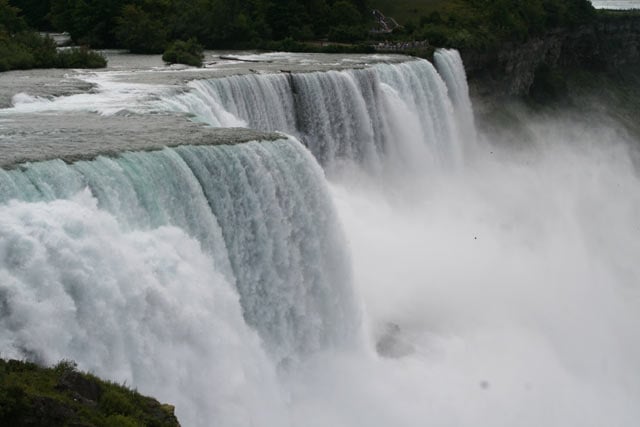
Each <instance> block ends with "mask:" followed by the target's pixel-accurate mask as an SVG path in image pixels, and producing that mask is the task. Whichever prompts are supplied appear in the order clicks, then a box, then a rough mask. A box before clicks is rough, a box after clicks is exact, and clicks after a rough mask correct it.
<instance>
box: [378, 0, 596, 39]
mask: <svg viewBox="0 0 640 427" xmlns="http://www.w3.org/2000/svg"><path fill="white" fill-rule="evenodd" d="M373 3H374V4H376V5H378V6H379V7H382V8H384V7H385V5H389V7H390V8H395V9H397V8H398V5H397V4H395V2H392V0H374V1H373ZM392 3H393V4H394V5H392ZM402 3H403V4H405V5H406V6H405V7H408V8H410V10H411V11H412V12H413V13H411V14H407V13H404V14H402V15H401V16H404V21H402V22H401V24H403V25H404V28H403V29H402V30H400V31H399V33H398V34H396V37H399V38H403V37H404V38H408V39H417V40H429V42H430V44H432V45H435V46H448V47H456V48H474V49H489V48H493V47H495V46H496V45H497V44H500V43H504V42H521V41H524V40H527V39H528V38H530V37H533V36H536V35H539V34H542V33H544V32H545V31H549V30H553V29H557V28H573V27H576V26H579V25H581V24H585V23H588V22H591V21H593V20H594V19H595V18H596V12H595V9H594V8H593V6H592V4H591V3H590V2H589V1H588V0H449V1H443V0H430V1H420V0H404V1H403V2H402ZM383 12H384V9H383Z"/></svg>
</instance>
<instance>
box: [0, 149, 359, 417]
mask: <svg viewBox="0 0 640 427" xmlns="http://www.w3.org/2000/svg"><path fill="white" fill-rule="evenodd" d="M0 190H1V191H0V194H1V196H2V199H3V202H2V204H0V260H2V264H1V265H0V307H2V310H1V311H0V348H1V349H2V355H3V357H28V358H31V359H35V360H38V361H42V362H46V363H53V362H57V361H58V360H60V359H62V358H72V359H73V360H76V361H77V362H78V363H79V365H80V367H81V368H82V369H88V370H91V371H93V372H96V373H97V374H102V375H106V376H108V377H109V378H113V379H116V380H119V381H123V380H124V381H127V382H128V383H130V384H135V385H136V387H139V388H140V389H141V390H142V391H143V392H144V391H146V392H149V393H152V392H153V393H154V394H155V395H157V396H158V397H160V398H161V399H166V400H167V401H171V402H175V403H177V404H178V407H179V411H178V415H179V416H181V419H184V420H186V421H187V422H188V424H189V425H200V424H201V425H208V421H207V420H211V419H216V420H218V421H219V422H220V423H221V424H224V425H239V426H240V425H247V424H249V420H248V419H247V417H248V416H250V414H253V413H260V414H263V413H264V414H267V413H269V411H272V410H275V409H269V407H270V406H273V407H274V408H275V407H277V405H278V402H276V401H277V400H278V398H277V394H278V393H277V390H275V389H270V387H275V386H273V384H274V381H275V380H274V379H273V375H274V373H273V370H272V368H271V366H277V365H278V364H281V363H284V364H285V365H283V366H285V367H286V366H290V365H291V364H292V363H296V361H297V360H299V359H302V358H304V357H306V356H307V355H309V354H312V353H314V352H317V351H319V350H326V349H330V348H345V347H346V346H347V345H352V344H351V343H354V342H355V341H356V334H357V333H358V332H357V329H358V320H357V317H358V315H357V309H356V307H355V305H354V302H353V296H352V290H351V287H350V267H349V257H348V256H347V254H346V253H345V244H344V242H343V239H342V232H341V230H340V227H339V225H338V224H337V221H336V217H335V213H334V211H333V208H332V202H331V200H330V198H329V195H328V192H327V189H326V185H325V182H324V177H323V173H322V171H321V169H320V168H319V166H318V165H317V164H316V162H315V160H314V159H313V157H312V156H311V155H310V154H309V153H308V152H307V150H305V149H304V147H302V146H301V145H300V143H299V142H297V141H295V140H292V139H282V140H279V141H263V142H250V143H246V144H241V145H237V146H180V147H176V148H167V149H164V150H162V151H156V152H132V153H124V154H122V155H119V156H117V157H115V158H106V157H99V158H97V159H95V160H93V161H80V162H76V163H74V164H66V163H64V162H62V161H59V160H56V161H47V162H40V163H32V164H26V165H23V166H21V167H19V168H16V169H12V170H8V171H1V172H0ZM247 326H249V327H251V328H248V327H247ZM254 330H255V331H257V335H254V332H253V331H254ZM258 337H259V339H258ZM264 351H266V352H264ZM271 361H272V362H271ZM272 363H273V364H272ZM270 372H271V373H270ZM270 375H271V376H270ZM227 381H230V383H227ZM238 393H241V394H243V393H246V396H243V395H238ZM262 393H264V394H265V395H266V396H270V397H268V398H266V399H265V398H260V395H261V394H262ZM259 402H262V403H259ZM256 405H257V406H256ZM182 416H184V418H182ZM213 417H215V418H213Z"/></svg>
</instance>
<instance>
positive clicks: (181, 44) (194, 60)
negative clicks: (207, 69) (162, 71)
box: [162, 39, 204, 67]
mask: <svg viewBox="0 0 640 427" xmlns="http://www.w3.org/2000/svg"><path fill="white" fill-rule="evenodd" d="M202 52H203V48H202V46H201V45H199V44H198V43H197V42H196V40H195V39H189V40H188V41H186V42H185V41H182V40H176V41H174V42H173V43H171V44H170V45H169V47H167V49H166V50H165V51H164V54H163V55H162V60H163V61H164V62H168V63H169V64H186V65H191V66H193V67H202V59H203V58H204V55H203V53H202Z"/></svg>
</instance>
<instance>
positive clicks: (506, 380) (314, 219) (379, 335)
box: [0, 51, 640, 427]
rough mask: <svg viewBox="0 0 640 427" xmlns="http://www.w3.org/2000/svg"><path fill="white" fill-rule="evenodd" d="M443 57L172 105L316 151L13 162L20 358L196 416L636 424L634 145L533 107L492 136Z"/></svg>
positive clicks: (0, 290)
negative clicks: (60, 363)
mask: <svg viewBox="0 0 640 427" xmlns="http://www.w3.org/2000/svg"><path fill="white" fill-rule="evenodd" d="M435 59H436V66H437V69H438V70H439V73H438V72H436V68H434V67H433V66H432V65H431V64H429V63H427V62H424V61H410V62H407V63H403V64H385V65H376V66H373V67H371V68H368V69H362V70H352V71H334V72H328V73H306V74H287V73H282V74H273V75H248V76H241V77H227V78H224V79H218V80H209V81H200V82H193V83H191V84H190V86H191V88H192V90H191V91H190V92H187V93H181V94H178V95H175V96H173V97H165V98H163V99H162V100H161V101H159V102H158V104H159V106H160V107H161V108H165V109H171V110H179V111H183V112H186V113H190V114H194V115H195V116H196V117H197V118H198V119H199V120H203V121H206V122H208V123H210V124H212V125H214V126H231V125H233V126H237V125H240V124H248V125H250V126H252V127H256V128H259V129H266V130H283V131H286V132H289V133H292V134H294V135H295V136H296V137H298V138H299V139H300V140H301V141H302V143H304V144H305V145H306V146H307V147H308V148H309V151H307V150H305V149H304V147H303V146H302V144H301V143H299V142H298V141H297V140H295V139H283V140H280V141H270V142H269V141H267V142H253V143H249V144H244V145H237V146H232V147H231V146H230V147H227V146H225V147H178V148H175V149H166V150H163V151H160V152H152V153H128V154H123V155H121V156H119V157H117V158H98V159H96V160H94V161H91V162H77V163H75V164H73V165H67V164H65V163H63V162H60V161H52V162H44V163H36V164H30V165H26V166H24V167H21V168H19V169H14V170H10V171H3V172H0V194H1V195H2V198H3V203H2V204H0V260H2V261H1V262H2V264H1V265H0V279H1V280H0V308H1V310H2V311H0V313H2V315H1V316H0V326H1V328H0V351H2V355H3V356H4V357H30V358H34V359H36V360H42V361H45V362H55V361H57V360H59V359H61V358H73V359H75V360H77V361H78V362H79V365H80V367H81V368H83V369H91V370H93V371H94V372H96V373H97V374H100V375H103V376H106V377H108V378H112V379H115V380H117V381H123V380H126V381H127V383H128V384H132V385H134V386H136V387H138V388H139V389H140V390H141V391H142V392H145V393H149V394H152V395H154V396H157V397H158V398H160V399H162V400H166V401H168V402H171V403H174V404H176V405H177V414H178V416H179V418H180V420H181V422H182V423H183V425H216V426H218V425H220V426H266V427H275V426H278V427H281V426H305V427H314V426H318V427H320V426H322V427H325V426H344V427H354V426H379V427H383V426H384V427H386V426H396V425H397V426H416V427H418V426H424V425H434V426H452V427H454V426H456V427H457V426H491V427H494V426H505V427H507V426H514V425H518V426H541V425H544V426H567V425H571V426H573V425H580V426H594V427H596V426H603V425H615V426H635V425H636V424H637V422H638V420H640V406H638V404H637V403H638V402H639V401H640V362H639V361H640V340H638V338H637V335H638V330H640V310H639V309H640V289H639V288H638V283H640V264H638V263H637V257H638V254H640V228H639V227H638V221H637V218H638V217H639V215H640V196H639V195H638V192H637V188H638V185H639V184H640V182H639V179H638V172H637V170H636V169H635V168H634V165H633V164H632V162H631V160H630V154H629V145H628V144H627V141H625V138H622V137H621V133H620V132H618V131H617V130H616V129H611V128H609V127H608V126H605V125H594V123H599V121H597V120H591V119H590V118H585V120H583V121H571V120H569V119H563V118H561V117H560V118H556V119H553V120H551V119H544V120H542V119H534V118H531V117H526V116H524V118H521V119H523V120H526V121H527V122H526V128H527V135H528V139H529V140H530V141H531V142H530V143H529V145H528V146H527V147H523V144H521V143H518V142H519V141H510V142H511V145H509V146H505V145H495V144H491V143H490V142H491V141H490V140H491V139H492V138H493V136H492V135H480V136H476V132H475V126H474V125H473V114H472V108H471V103H470V101H469V98H468V93H467V87H466V81H465V75H464V69H463V66H462V62H461V61H460V57H459V55H458V54H457V52H455V51H440V52H438V53H437V54H436V58H435ZM516 146H517V147H516ZM514 147H515V148H514ZM309 152H311V153H313V155H315V157H316V159H317V160H318V161H319V162H320V163H321V164H322V165H323V166H324V167H325V171H326V173H327V176H328V177H329V181H328V182H327V181H326V180H325V177H324V174H323V171H322V170H321V169H320V167H319V166H318V164H317V163H316V162H315V160H314V158H313V157H312V156H311V154H310V153H309Z"/></svg>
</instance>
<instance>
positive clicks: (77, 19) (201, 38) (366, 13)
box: [9, 0, 371, 53]
mask: <svg viewBox="0 0 640 427" xmlns="http://www.w3.org/2000/svg"><path fill="white" fill-rule="evenodd" d="M9 3H10V4H11V5H13V6H15V7H17V8H19V9H21V10H22V11H23V16H24V18H25V20H26V22H27V23H28V24H30V25H31V26H33V27H35V28H40V29H51V30H57V31H66V32H69V34H70V35H71V37H72V39H73V40H74V42H76V43H78V44H83V45H89V46H91V47H92V48H115V47H118V48H126V49H129V50H130V51H132V52H135V53H159V52H162V51H163V50H164V48H165V47H166V46H167V45H168V43H169V42H171V41H174V40H189V39H195V40H197V41H198V42H199V43H200V44H202V45H204V46H205V47H207V48H249V47H261V46H263V45H265V44H266V43H268V42H270V41H274V40H275V41H279V40H287V39H292V40H296V41H305V40H314V39H324V38H329V39H331V40H333V41H358V40H363V39H364V38H366V36H367V33H368V30H369V26H370V21H371V19H370V10H369V7H368V4H367V0H9Z"/></svg>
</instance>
